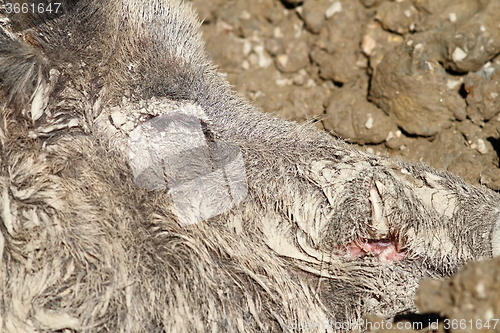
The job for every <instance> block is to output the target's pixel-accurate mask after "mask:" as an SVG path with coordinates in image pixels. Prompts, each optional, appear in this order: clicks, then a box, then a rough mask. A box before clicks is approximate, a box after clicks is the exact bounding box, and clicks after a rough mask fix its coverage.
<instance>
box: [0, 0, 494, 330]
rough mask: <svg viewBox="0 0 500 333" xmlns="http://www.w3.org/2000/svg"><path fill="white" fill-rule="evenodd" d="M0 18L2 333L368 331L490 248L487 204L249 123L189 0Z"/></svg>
mask: <svg viewBox="0 0 500 333" xmlns="http://www.w3.org/2000/svg"><path fill="white" fill-rule="evenodd" d="M25 4H27V6H26V8H27V12H23V8H24V7H23V6H24V5H25ZM32 4H33V5H34V6H31V5H32ZM16 6H17V7H16ZM49 6H50V7H49ZM56 7H57V10H56ZM15 8H18V10H17V11H16V10H15ZM32 8H36V9H37V12H36V13H35V12H34V11H32ZM49 9H50V10H49ZM2 13H3V14H2V16H3V17H2V25H1V29H0V82H1V93H2V109H1V111H2V118H1V126H0V130H1V132H0V138H1V155H0V156H1V175H0V184H1V186H0V195H1V200H0V208H1V221H2V223H1V225H0V230H1V233H0V253H1V256H0V257H1V260H2V266H1V267H2V268H1V275H0V285H1V289H0V297H1V300H2V302H1V306H0V309H1V312H0V315H1V320H0V323H1V325H2V328H1V330H2V331H4V332H40V331H43V332H55V331H59V332H63V331H64V332H70V331H74V332H206V331H212V332H282V331H283V332H290V331H303V330H304V331H305V330H307V331H349V330H351V329H355V328H359V329H363V328H364V327H362V326H360V327H357V326H356V323H358V322H357V320H359V319H360V318H362V316H363V315H365V314H367V313H374V314H379V315H382V316H384V317H391V316H393V315H394V314H396V313H399V312H403V311H410V310H412V309H414V305H413V294H414V291H415V288H416V286H417V285H418V282H419V281H420V280H421V279H422V278H424V277H444V276H448V275H450V274H452V273H453V272H455V271H456V270H457V268H458V267H460V266H461V265H462V264H463V263H464V262H466V261H467V260H471V259H480V258H485V257H491V256H495V255H498V254H499V253H500V212H499V202H500V201H499V197H498V195H497V194H495V193H493V192H492V191H489V190H487V189H485V188H477V187H474V186H471V185H468V184H466V183H465V182H463V181H462V180H461V179H460V178H458V177H456V176H454V175H452V174H450V173H447V172H444V171H437V170H434V169H432V168H430V167H428V166H426V165H424V164H411V163H407V162H404V161H400V160H389V159H387V158H383V157H377V156H373V155H370V154H368V153H365V152H362V151H358V150H356V149H354V148H353V147H351V146H349V145H348V144H346V143H344V142H342V141H341V140H337V139H334V138H332V137H330V136H329V135H328V134H327V133H324V132H321V131H319V130H317V129H315V128H313V127H312V126H310V125H299V124H296V123H293V122H288V121H284V120H279V119H276V118H273V117H271V116H269V115H266V114H264V113H261V112H259V110H256V109H255V108H254V107H252V106H251V105H250V104H249V103H248V102H246V101H244V100H242V99H241V98H239V97H237V96H236V94H235V93H234V92H233V91H231V89H230V87H229V85H228V83H227V82H226V80H225V79H224V78H223V77H222V76H221V75H220V74H219V73H218V72H217V70H216V68H215V66H214V65H213V64H212V63H211V62H210V61H209V59H208V57H207V55H206V53H205V51H204V44H203V42H202V39H201V37H200V33H199V32H198V28H199V25H200V23H199V21H198V19H197V18H196V15H195V14H194V13H193V11H192V10H191V8H190V7H189V6H188V5H186V4H184V3H183V2H182V1H180V0H136V1H131V0H108V1H96V0H88V1H83V0H80V1H79V0H71V1H70V0H66V1H61V3H56V2H53V1H50V2H49V1H47V2H25V3H23V2H19V1H12V2H7V1H6V2H4V5H3V8H2Z"/></svg>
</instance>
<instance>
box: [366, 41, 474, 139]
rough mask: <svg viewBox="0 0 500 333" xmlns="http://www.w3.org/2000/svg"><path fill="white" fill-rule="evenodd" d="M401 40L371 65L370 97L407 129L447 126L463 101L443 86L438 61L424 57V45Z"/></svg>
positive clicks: (420, 131)
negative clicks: (399, 43) (372, 66)
mask: <svg viewBox="0 0 500 333" xmlns="http://www.w3.org/2000/svg"><path fill="white" fill-rule="evenodd" d="M408 44H410V43H404V44H402V45H400V46H398V47H397V48H396V49H395V50H394V51H392V52H388V53H387V54H386V55H385V57H384V58H383V60H382V62H381V63H380V64H379V65H378V66H377V67H376V68H375V72H374V74H373V76H372V81H371V90H370V98H371V100H372V101H373V102H374V103H375V104H377V105H378V106H379V107H380V108H381V109H382V110H384V111H385V112H386V113H387V114H389V115H390V116H392V117H394V119H395V121H396V123H397V124H398V126H400V127H402V128H403V129H404V130H405V131H406V132H407V133H410V134H415V135H423V136H431V135H435V134H437V133H438V132H439V131H440V130H441V129H442V128H448V127H450V126H451V124H452V120H453V119H454V118H455V117H454V113H457V114H458V113H463V112H465V102H464V101H463V99H461V97H460V96H459V95H458V94H454V93H452V92H451V91H450V90H449V89H448V88H447V86H446V74H445V71H444V69H443V68H442V67H441V66H440V64H439V63H438V62H437V61H435V60H432V59H428V56H427V54H426V51H425V48H424V45H422V44H420V43H419V44H416V45H413V44H411V45H408Z"/></svg>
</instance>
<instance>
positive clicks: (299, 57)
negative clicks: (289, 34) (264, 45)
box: [276, 40, 309, 73]
mask: <svg viewBox="0 0 500 333" xmlns="http://www.w3.org/2000/svg"><path fill="white" fill-rule="evenodd" d="M308 49H309V48H308V46H307V44H306V42H304V41H303V40H294V41H292V42H290V44H289V45H287V47H286V49H285V52H284V53H282V54H278V55H277V56H276V67H277V68H278V69H279V70H280V71H281V72H283V73H293V72H296V71H298V70H299V69H301V68H304V67H306V66H307V65H309V53H308Z"/></svg>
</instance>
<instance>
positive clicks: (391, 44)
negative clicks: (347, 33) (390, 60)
mask: <svg viewBox="0 0 500 333" xmlns="http://www.w3.org/2000/svg"><path fill="white" fill-rule="evenodd" d="M403 40H404V39H403V37H401V36H400V35H398V34H395V33H392V32H389V31H387V30H384V29H382V27H381V26H380V23H379V22H376V21H372V22H370V23H369V24H367V25H366V29H365V32H364V36H363V40H362V42H361V49H362V51H363V53H364V54H365V55H366V56H367V57H368V58H369V59H370V67H371V68H372V69H374V68H375V67H377V65H378V64H379V63H380V62H381V61H382V59H383V58H384V55H385V54H386V53H387V52H388V51H390V50H393V49H394V48H395V47H396V46H397V45H399V44H401V43H402V42H403Z"/></svg>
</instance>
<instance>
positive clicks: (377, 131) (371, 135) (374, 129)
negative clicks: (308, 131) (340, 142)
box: [323, 87, 397, 144]
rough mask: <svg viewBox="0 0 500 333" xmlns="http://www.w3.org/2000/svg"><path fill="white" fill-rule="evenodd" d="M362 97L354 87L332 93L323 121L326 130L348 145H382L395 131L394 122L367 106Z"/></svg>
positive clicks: (378, 110) (371, 106) (361, 93)
mask: <svg viewBox="0 0 500 333" xmlns="http://www.w3.org/2000/svg"><path fill="white" fill-rule="evenodd" d="M364 94H365V93H364V92H363V91H362V90H361V89H359V88H357V87H344V88H342V89H338V90H337V91H334V92H333V93H332V95H331V97H330V98H329V100H330V102H329V103H328V107H327V109H326V118H325V119H324V120H323V124H324V126H325V129H326V130H329V131H332V132H334V133H335V134H336V135H338V136H339V137H341V138H343V139H345V140H347V141H348V142H356V143H360V144H365V143H381V142H383V141H384V140H385V139H386V138H387V136H388V134H389V132H391V131H392V132H393V133H395V132H396V131H397V127H396V125H395V123H394V121H393V120H392V119H391V118H390V117H389V116H387V115H386V114H385V113H384V112H383V111H382V110H380V109H379V108H377V107H376V106H375V105H373V104H371V103H369V102H368V101H367V100H366V99H365V98H364Z"/></svg>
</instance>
